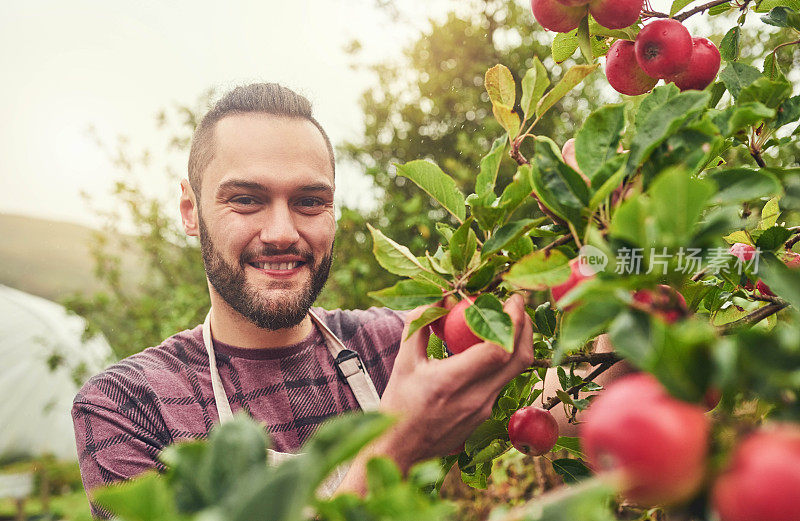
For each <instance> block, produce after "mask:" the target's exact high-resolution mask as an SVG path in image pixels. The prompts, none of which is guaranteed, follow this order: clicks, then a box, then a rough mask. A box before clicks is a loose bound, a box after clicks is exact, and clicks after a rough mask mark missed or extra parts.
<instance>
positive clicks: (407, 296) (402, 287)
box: [367, 280, 442, 325]
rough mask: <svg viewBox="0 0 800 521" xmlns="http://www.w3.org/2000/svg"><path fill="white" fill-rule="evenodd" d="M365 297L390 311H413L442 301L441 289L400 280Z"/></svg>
mask: <svg viewBox="0 0 800 521" xmlns="http://www.w3.org/2000/svg"><path fill="white" fill-rule="evenodd" d="M367 295H369V296H370V297H372V298H374V299H375V300H377V301H378V302H380V303H381V304H383V305H384V306H386V307H389V308H392V309H414V308H416V307H419V306H424V305H427V304H435V303H436V302H439V301H440V300H442V289H441V288H440V287H439V286H435V285H433V284H430V283H427V282H420V281H416V280H401V281H400V282H398V283H397V284H395V285H394V286H391V287H389V288H384V289H381V290H378V291H370V292H369V293H367ZM435 309H442V308H435ZM431 322H432V320H431ZM423 325H424V324H423Z"/></svg>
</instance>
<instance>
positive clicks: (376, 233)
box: [367, 223, 448, 288]
mask: <svg viewBox="0 0 800 521" xmlns="http://www.w3.org/2000/svg"><path fill="white" fill-rule="evenodd" d="M367 228H368V229H369V231H370V233H371V234H372V241H373V242H372V253H373V255H375V260H377V261H378V264H380V265H381V266H382V267H383V268H384V269H385V270H386V271H388V272H389V273H394V274H395V275H400V276H404V277H420V278H422V279H424V280H426V281H428V282H432V283H434V284H436V285H437V286H439V287H442V288H444V287H447V285H448V284H447V281H446V280H444V279H443V278H442V277H440V276H439V275H437V274H436V273H433V271H432V270H429V269H428V268H426V267H425V266H423V265H422V263H421V262H420V261H419V259H417V257H415V256H414V254H413V253H411V250H409V249H408V248H407V247H405V246H403V245H402V244H398V243H396V242H394V241H393V240H392V239H390V238H389V237H387V236H385V235H384V234H383V233H382V232H381V231H380V230H377V229H375V228H373V227H372V226H371V225H370V224H369V223H368V224H367Z"/></svg>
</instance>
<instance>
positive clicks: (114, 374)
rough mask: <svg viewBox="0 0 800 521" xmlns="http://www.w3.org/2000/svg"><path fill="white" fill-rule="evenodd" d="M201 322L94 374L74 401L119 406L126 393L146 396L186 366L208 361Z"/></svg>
mask: <svg viewBox="0 0 800 521" xmlns="http://www.w3.org/2000/svg"><path fill="white" fill-rule="evenodd" d="M200 331H201V326H199V325H198V326H197V327H195V328H193V329H187V330H184V331H181V332H179V333H176V334H175V335H172V336H171V337H169V338H167V339H165V340H164V341H163V342H162V343H161V344H159V345H157V346H152V347H148V348H146V349H144V350H142V351H140V352H138V353H135V354H133V355H130V356H128V357H127V358H124V359H122V360H120V361H118V362H116V363H114V364H112V365H110V366H108V367H106V368H105V369H104V370H103V371H101V372H100V373H98V374H96V375H94V376H92V377H91V378H89V380H87V381H86V383H84V384H83V386H82V387H81V389H80V390H79V391H78V393H77V395H76V396H75V398H74V400H73V403H91V404H93V405H96V406H100V407H107V408H111V407H118V406H119V401H120V400H122V399H123V396H140V397H141V398H142V399H144V400H147V397H148V396H151V394H152V393H153V388H154V387H156V386H163V385H169V383H170V382H171V381H173V380H176V379H177V378H178V377H179V376H178V375H181V374H182V373H184V372H185V370H186V368H187V366H195V365H197V366H201V365H203V364H205V365H208V358H207V357H205V358H203V356H202V351H201V350H200V348H201V347H202V335H201V333H200Z"/></svg>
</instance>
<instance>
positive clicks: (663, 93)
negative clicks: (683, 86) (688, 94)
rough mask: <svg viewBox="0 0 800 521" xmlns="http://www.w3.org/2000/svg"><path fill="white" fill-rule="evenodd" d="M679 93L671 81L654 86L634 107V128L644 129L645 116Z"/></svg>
mask: <svg viewBox="0 0 800 521" xmlns="http://www.w3.org/2000/svg"><path fill="white" fill-rule="evenodd" d="M680 93H681V91H680V89H679V88H678V87H677V86H676V85H675V84H674V83H672V82H670V83H667V84H666V85H660V86H658V87H656V88H654V89H653V92H651V93H650V94H648V95H647V96H645V97H644V99H642V101H641V103H639V107H638V108H637V109H636V125H635V127H636V130H637V131H639V130H641V129H644V128H645V127H646V120H647V117H648V116H649V115H650V113H651V112H652V111H654V110H656V109H657V108H659V107H662V106H664V104H665V103H667V102H668V101H669V100H671V99H672V98H674V97H675V96H677V95H678V94H680Z"/></svg>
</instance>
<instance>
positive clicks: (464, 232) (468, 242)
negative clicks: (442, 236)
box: [449, 217, 478, 272]
mask: <svg viewBox="0 0 800 521" xmlns="http://www.w3.org/2000/svg"><path fill="white" fill-rule="evenodd" d="M477 247H478V238H477V237H476V236H475V232H474V231H473V230H472V217H470V218H469V219H467V220H466V221H464V224H462V225H461V226H459V227H458V229H457V230H456V232H455V233H454V234H453V236H452V237H450V250H449V251H450V260H451V261H452V263H453V268H454V269H455V270H456V271H457V272H461V271H463V270H464V269H465V268H466V267H467V266H468V265H469V263H470V261H471V260H472V256H473V255H474V254H475V250H476V249H477Z"/></svg>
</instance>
